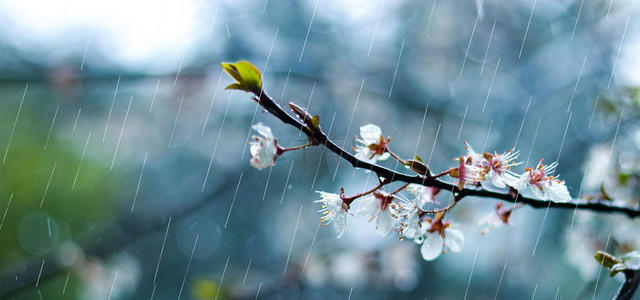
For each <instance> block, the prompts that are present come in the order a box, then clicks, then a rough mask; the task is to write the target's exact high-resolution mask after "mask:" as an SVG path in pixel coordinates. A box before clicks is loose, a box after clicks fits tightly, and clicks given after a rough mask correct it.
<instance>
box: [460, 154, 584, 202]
mask: <svg viewBox="0 0 640 300" xmlns="http://www.w3.org/2000/svg"><path fill="white" fill-rule="evenodd" d="M465 144H466V142H465ZM466 149H467V154H466V155H464V156H461V157H460V158H458V160H459V162H460V165H459V167H457V168H451V169H450V170H449V172H450V175H451V176H452V177H456V178H458V186H459V187H460V188H461V189H462V188H463V187H464V186H465V185H466V184H475V185H477V184H485V183H486V182H487V177H488V179H489V180H488V181H490V182H491V183H492V184H493V185H494V186H496V187H498V188H504V187H506V186H510V187H512V188H514V189H515V190H517V191H519V192H522V191H524V190H526V189H527V188H528V189H529V190H530V191H531V193H532V194H533V196H534V197H535V198H538V199H540V200H549V201H554V202H568V201H570V200H571V195H570V194H569V191H568V190H567V186H566V185H565V184H564V181H562V180H559V179H558V177H557V176H554V175H553V173H554V172H555V169H556V166H557V165H558V163H557V162H555V163H552V164H549V165H544V164H543V162H544V160H541V161H540V162H539V163H538V164H537V165H536V166H535V167H533V168H526V169H525V172H524V173H523V174H521V175H518V174H516V173H514V172H513V171H512V170H511V168H512V167H514V166H517V165H519V164H521V162H516V161H515V160H516V159H517V158H518V155H519V154H520V151H514V150H510V151H508V152H505V153H502V154H497V153H495V154H490V153H484V154H482V155H481V154H479V153H476V152H475V151H473V148H471V146H469V144H466Z"/></svg>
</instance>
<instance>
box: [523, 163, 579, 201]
mask: <svg viewBox="0 0 640 300" xmlns="http://www.w3.org/2000/svg"><path fill="white" fill-rule="evenodd" d="M557 165H558V163H557V162H554V163H552V164H550V165H546V166H545V165H543V164H542V161H540V163H538V165H537V166H536V167H535V168H527V170H526V172H525V173H524V174H522V175H521V176H520V179H518V181H516V182H515V183H514V185H513V188H515V189H516V190H518V191H522V190H523V189H526V188H529V189H530V190H531V192H532V193H533V196H534V197H536V198H538V199H541V200H550V201H553V202H568V201H571V195H570V194H569V190H567V186H566V185H565V184H564V181H562V180H559V179H558V178H557V177H555V176H551V175H550V174H553V172H554V171H555V169H556V166H557Z"/></svg>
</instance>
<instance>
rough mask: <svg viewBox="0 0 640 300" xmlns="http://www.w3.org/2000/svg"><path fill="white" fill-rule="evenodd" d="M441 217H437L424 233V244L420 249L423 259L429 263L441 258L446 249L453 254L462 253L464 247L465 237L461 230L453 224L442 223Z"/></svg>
mask: <svg viewBox="0 0 640 300" xmlns="http://www.w3.org/2000/svg"><path fill="white" fill-rule="evenodd" d="M441 217H442V216H441V215H438V216H436V219H435V220H432V221H431V224H430V226H426V227H428V228H425V230H424V231H426V233H424V242H423V243H422V247H420V253H421V254H422V258H424V260H427V261H431V260H434V259H436V258H438V256H440V254H442V253H443V252H446V249H449V250H451V252H456V253H457V252H460V251H462V246H463V245H464V235H463V234H462V231H460V229H458V228H456V227H454V226H453V224H452V223H449V222H442V219H441Z"/></svg>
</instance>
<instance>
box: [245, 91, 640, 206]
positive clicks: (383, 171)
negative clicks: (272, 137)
mask: <svg viewBox="0 0 640 300" xmlns="http://www.w3.org/2000/svg"><path fill="white" fill-rule="evenodd" d="M256 96H257V97H255V98H254V100H256V101H257V102H258V104H260V105H261V106H262V107H264V108H265V109H266V110H267V111H268V112H269V113H271V114H272V115H274V116H275V117H277V118H278V119H280V120H281V121H283V122H284V123H286V124H289V125H291V126H293V127H295V128H297V129H299V130H301V131H302V132H304V133H305V134H306V135H307V136H308V137H309V139H312V140H317V141H318V142H319V143H320V144H322V145H324V146H325V147H327V148H328V149H329V150H331V151H332V152H333V153H335V154H337V155H339V156H340V157H341V158H343V159H344V160H346V161H348V162H349V163H350V164H351V165H352V166H353V167H354V168H363V169H367V170H371V171H373V172H375V173H376V174H377V175H378V176H379V177H384V178H388V180H389V182H394V181H401V182H406V183H415V184H420V185H423V186H428V187H437V188H440V189H443V190H447V191H450V192H452V193H454V194H455V195H458V196H459V197H460V198H464V197H466V196H477V197H484V198H495V199H499V200H503V201H507V202H512V203H525V204H527V205H529V206H531V207H534V208H547V207H557V208H570V209H584V210H591V211H596V212H617V213H622V214H626V215H627V216H629V217H631V218H635V217H638V216H640V206H629V205H627V204H626V203H623V202H621V201H607V200H583V199H573V200H571V201H569V202H553V201H546V200H539V199H535V198H530V197H524V196H522V195H521V194H519V193H510V192H497V191H490V190H487V189H484V188H482V187H478V188H475V189H473V188H464V189H460V188H459V187H458V186H457V185H455V184H452V183H448V182H445V181H442V180H439V179H437V178H433V177H425V176H420V175H407V174H404V173H400V172H396V171H394V170H391V169H389V168H386V167H383V166H380V165H377V164H372V163H368V162H365V161H362V160H359V159H357V158H356V157H355V156H354V155H353V154H351V153H349V152H347V151H345V150H344V149H342V148H341V147H340V146H338V145H337V144H336V143H335V142H333V141H332V140H331V139H329V137H328V136H327V135H326V134H325V133H324V132H322V130H317V131H316V130H310V129H309V128H308V127H307V125H306V124H304V123H302V122H301V121H299V120H298V119H296V118H294V117H292V116H291V115H289V114H288V113H287V112H285V111H284V110H283V109H282V108H281V107H280V105H278V104H277V103H276V102H275V101H274V100H273V99H272V98H271V97H269V96H268V95H267V94H266V92H264V91H262V92H261V93H260V94H259V95H256ZM318 129H320V128H319V127H318Z"/></svg>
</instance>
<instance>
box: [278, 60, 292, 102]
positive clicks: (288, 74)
mask: <svg viewBox="0 0 640 300" xmlns="http://www.w3.org/2000/svg"><path fill="white" fill-rule="evenodd" d="M289 76H291V68H289V72H287V79H285V80H284V86H283V87H282V95H280V101H282V99H283V98H284V91H286V90H287V83H289Z"/></svg>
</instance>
